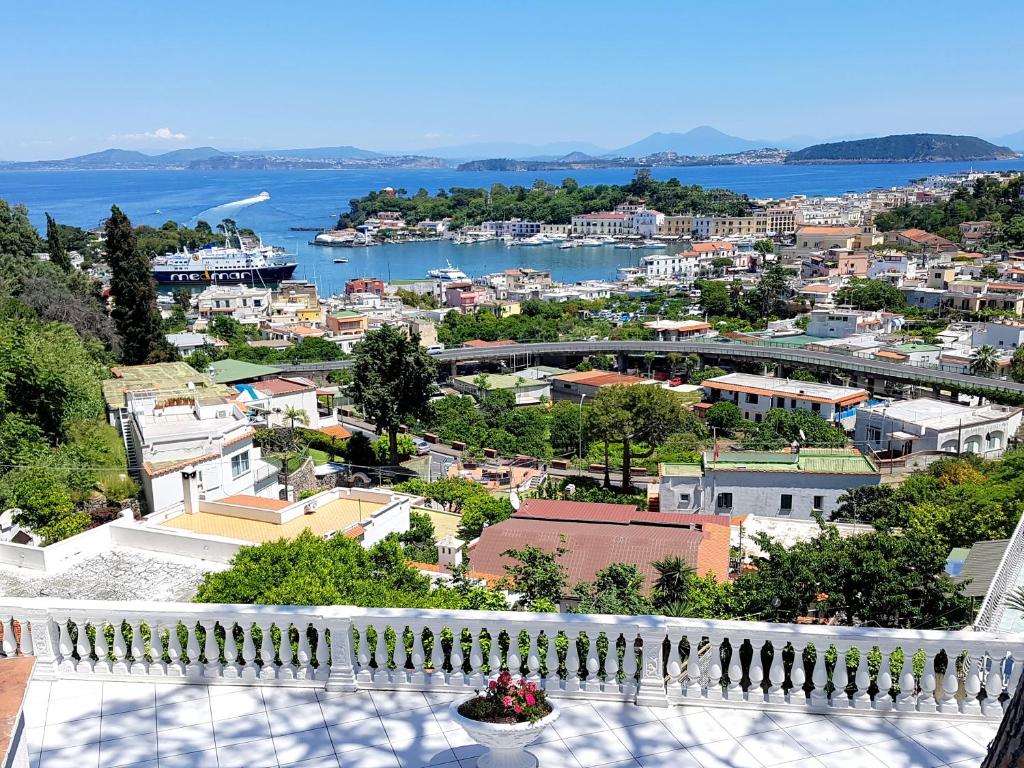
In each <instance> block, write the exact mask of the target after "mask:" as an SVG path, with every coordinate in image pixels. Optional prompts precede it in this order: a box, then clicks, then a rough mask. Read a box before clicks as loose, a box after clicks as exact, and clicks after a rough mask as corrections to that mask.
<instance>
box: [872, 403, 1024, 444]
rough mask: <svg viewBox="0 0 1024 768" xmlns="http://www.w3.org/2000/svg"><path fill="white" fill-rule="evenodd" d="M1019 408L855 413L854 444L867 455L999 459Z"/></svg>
mask: <svg viewBox="0 0 1024 768" xmlns="http://www.w3.org/2000/svg"><path fill="white" fill-rule="evenodd" d="M1022 412H1024V411H1022V409H1021V408H1014V407H1010V406H1006V405H997V404H994V403H992V404H989V405H981V406H968V405H960V404H958V403H947V402H943V401H941V400H930V399H926V398H918V399H915V400H897V401H896V402H893V403H881V404H878V405H872V406H864V407H861V408H858V409H857V426H856V433H855V440H856V442H857V444H858V445H864V446H867V447H868V448H870V449H871V450H873V451H877V452H879V453H887V454H891V455H893V456H903V455H904V454H908V453H916V452H918V451H946V452H949V453H973V454H977V455H979V456H984V457H986V458H996V457H998V456H1001V455H1002V454H1003V453H1004V452H1005V451H1006V448H1007V445H1008V443H1009V441H1010V440H1011V439H1012V438H1013V437H1014V436H1015V435H1016V434H1017V430H1018V429H1020V425H1021V418H1022V416H1021V414H1022Z"/></svg>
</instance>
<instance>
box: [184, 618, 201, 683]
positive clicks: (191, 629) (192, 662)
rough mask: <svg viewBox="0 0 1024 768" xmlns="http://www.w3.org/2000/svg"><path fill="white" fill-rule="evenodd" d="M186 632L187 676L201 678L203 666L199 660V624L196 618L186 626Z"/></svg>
mask: <svg viewBox="0 0 1024 768" xmlns="http://www.w3.org/2000/svg"><path fill="white" fill-rule="evenodd" d="M185 631H186V634H185V655H186V656H188V663H187V664H186V665H185V676H186V677H201V676H202V674H203V666H202V662H201V661H200V659H199V654H200V646H199V630H198V622H197V621H196V620H195V618H193V619H192V620H191V621H189V622H188V624H186V625H185Z"/></svg>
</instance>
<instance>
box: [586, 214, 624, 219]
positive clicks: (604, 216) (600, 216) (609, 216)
mask: <svg viewBox="0 0 1024 768" xmlns="http://www.w3.org/2000/svg"><path fill="white" fill-rule="evenodd" d="M580 218H581V219H628V218H629V214H628V213H584V214H583V215H581V216H580Z"/></svg>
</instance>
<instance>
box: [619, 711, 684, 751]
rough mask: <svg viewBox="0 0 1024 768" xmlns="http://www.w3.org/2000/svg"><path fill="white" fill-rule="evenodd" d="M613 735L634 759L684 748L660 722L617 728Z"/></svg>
mask: <svg viewBox="0 0 1024 768" xmlns="http://www.w3.org/2000/svg"><path fill="white" fill-rule="evenodd" d="M612 734H613V735H614V736H615V737H616V738H617V739H618V740H619V741H621V742H622V743H623V744H625V745H626V749H628V750H629V753H630V754H631V755H632V756H633V757H643V756H644V755H653V754H656V753H658V752H668V751H669V750H673V749H679V748H680V747H681V746H682V744H680V743H679V741H678V740H677V739H676V737H675V736H673V735H672V734H671V733H670V732H669V730H668V728H666V727H665V724H664V723H662V722H661V721H660V720H655V721H654V722H651V723H638V724H637V725H630V726H627V727H626V728H617V729H615V730H613V731H612Z"/></svg>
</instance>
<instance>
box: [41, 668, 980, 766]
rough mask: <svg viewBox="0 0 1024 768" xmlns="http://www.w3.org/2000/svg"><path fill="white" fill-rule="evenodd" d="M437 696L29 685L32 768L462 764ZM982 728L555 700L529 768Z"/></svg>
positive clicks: (959, 755) (820, 752)
mask: <svg viewBox="0 0 1024 768" xmlns="http://www.w3.org/2000/svg"><path fill="white" fill-rule="evenodd" d="M449 699H450V697H448V696H441V695H435V694H422V693H405V692H381V693H358V694H330V693H324V692H322V691H321V692H319V693H317V692H314V691H312V690H304V689H288V688H257V687H253V688H227V687H220V688H209V689H208V688H205V687H202V686H187V685H186V686H167V685H163V686H160V685H150V684H145V683H115V682H107V683H103V682H92V681H88V682H72V681H62V682H58V683H53V684H50V683H44V682H33V683H32V684H31V686H30V688H29V694H28V701H27V703H26V721H27V725H28V731H27V738H28V740H29V753H30V756H31V761H32V766H33V768H65V767H67V768H115V766H126V767H127V766H134V767H135V768H158V767H159V768H185V767H186V766H189V767H191V766H198V767H199V768H230V767H231V766H244V768H262V767H263V766H294V767H295V768H300V767H301V768H322V767H323V766H330V768H423V766H433V767H435V768H470V766H474V765H475V764H476V763H475V761H476V756H477V755H478V754H479V753H480V751H481V750H480V748H479V747H478V746H476V745H475V744H473V743H472V742H471V741H470V740H469V738H468V737H467V736H466V734H465V733H464V732H463V731H462V730H461V729H460V728H459V727H458V726H457V725H455V723H453V722H452V721H451V720H450V718H449V717H448V712H447V708H448V701H449ZM995 729H996V726H995V724H988V723H975V722H970V723H950V722H948V721H945V720H939V719H926V718H916V719H896V718H891V719H883V718H876V717H867V718H866V717H852V716H836V715H829V716H821V715H814V714H806V713H797V712H793V713H785V714H775V713H771V714H769V713H763V712H750V711H744V710H735V709H711V708H708V709H705V708H701V707H675V708H670V709H647V708H645V707H636V706H633V705H622V704H605V703H597V704H591V703H587V702H563V703H562V716H561V718H560V719H559V720H558V722H556V723H555V725H554V727H553V728H550V729H548V731H547V732H545V734H544V736H543V737H542V739H541V742H540V743H538V744H536V745H534V746H533V747H531V748H530V749H531V751H532V752H533V753H534V754H535V755H536V756H537V758H538V763H539V765H540V767H541V768H547V767H548V766H551V767H553V768H596V766H609V768H611V767H612V766H614V768H641V767H642V768H719V767H720V766H721V767H723V768H724V767H726V766H728V767H729V768H783V766H786V767H788V768H939V767H940V766H942V767H945V766H950V767H952V766H955V768H968V766H971V767H972V768H974V767H975V766H978V765H979V764H980V762H981V759H982V757H983V756H984V754H985V749H986V745H987V743H988V741H989V740H990V739H991V738H992V736H993V734H994V733H995Z"/></svg>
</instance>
